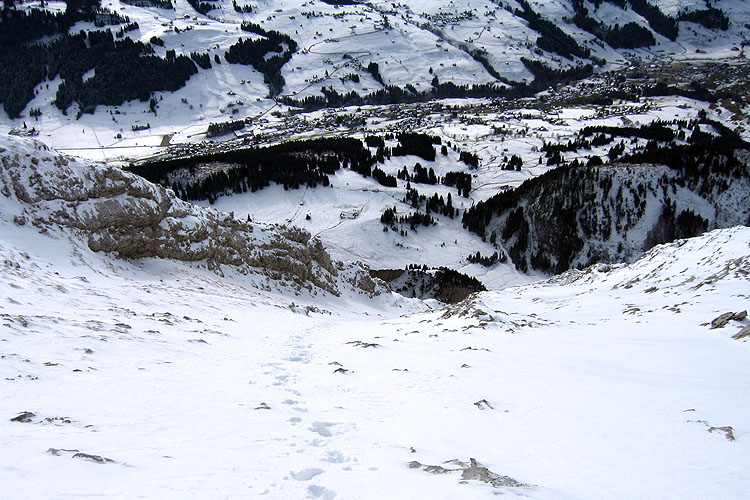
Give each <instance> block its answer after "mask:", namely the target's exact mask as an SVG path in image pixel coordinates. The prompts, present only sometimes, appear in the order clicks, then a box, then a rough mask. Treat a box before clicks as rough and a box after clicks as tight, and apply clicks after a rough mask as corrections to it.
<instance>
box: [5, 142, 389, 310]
mask: <svg viewBox="0 0 750 500" xmlns="http://www.w3.org/2000/svg"><path fill="white" fill-rule="evenodd" d="M1 144H2V146H0V193H2V194H3V195H4V196H5V198H7V200H6V203H5V204H4V205H5V207H6V208H7V210H4V212H5V214H6V216H7V217H12V218H13V220H14V221H15V222H16V224H25V223H26V221H29V222H30V224H32V225H33V226H35V227H37V228H39V229H40V230H41V231H43V232H44V231H48V230H50V229H52V228H55V227H62V228H65V229H67V230H69V231H70V232H71V233H73V234H75V235H76V236H78V237H79V238H81V239H83V240H85V241H87V244H88V247H89V248H90V249H91V250H93V251H96V252H111V253H114V254H116V255H117V256H118V257H121V258H125V259H143V258H151V257H154V258H160V259H174V260H181V261H188V262H196V261H198V262H202V263H205V265H206V266H208V267H209V268H210V269H214V270H217V271H219V272H220V269H221V266H231V267H233V268H235V269H236V270H238V271H239V272H241V273H244V274H247V273H261V274H265V275H266V276H269V277H270V278H272V279H275V280H280V281H291V282H293V283H294V285H295V286H296V287H297V288H298V289H301V288H305V289H307V290H312V289H313V287H317V288H320V289H322V290H325V291H326V292H329V293H331V294H333V295H338V294H339V293H340V291H341V288H342V287H343V288H350V289H356V290H359V291H361V292H365V293H368V294H378V293H380V292H381V290H382V288H380V287H378V286H377V285H376V284H375V282H374V281H373V280H372V279H371V278H370V277H369V275H368V274H367V272H366V271H365V270H364V269H363V268H361V267H358V265H352V266H350V267H349V268H346V267H345V266H344V265H343V264H341V263H334V262H333V261H332V260H331V258H330V256H329V255H328V253H327V252H326V250H325V249H324V248H323V246H322V244H321V243H320V241H318V240H313V239H311V237H310V234H309V233H307V232H306V231H303V230H301V229H297V228H288V227H274V226H270V227H269V226H263V225H259V224H254V223H250V222H245V221H240V220H237V219H235V218H233V217H232V215H231V214H225V213H221V212H217V211H216V210H212V209H207V208H201V207H196V206H194V205H192V204H190V203H186V202H184V201H182V200H180V199H178V198H176V197H175V195H174V193H173V192H172V191H171V190H167V189H165V188H163V187H161V186H158V185H155V184H151V183H149V182H147V181H145V180H144V179H142V178H140V177H138V176H136V175H133V174H130V173H128V172H124V171H122V170H120V169H119V168H116V167H112V166H101V165H96V164H89V163H86V162H83V161H80V160H76V159H72V158H69V157H65V156H62V155H59V154H57V153H55V152H53V151H50V150H49V149H48V148H47V147H46V146H44V145H43V144H41V143H39V142H36V141H33V140H28V139H20V138H15V137H7V138H5V139H2V143H1ZM8 201H10V202H11V203H8ZM13 202H15V203H13Z"/></svg>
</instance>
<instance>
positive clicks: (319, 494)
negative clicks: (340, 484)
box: [307, 484, 336, 500]
mask: <svg viewBox="0 0 750 500" xmlns="http://www.w3.org/2000/svg"><path fill="white" fill-rule="evenodd" d="M307 492H308V493H309V494H310V497H311V498H322V499H323V500H333V499H334V498H335V497H336V492H334V491H331V490H329V489H328V488H324V487H322V486H318V485H315V484H313V485H310V486H308V487H307Z"/></svg>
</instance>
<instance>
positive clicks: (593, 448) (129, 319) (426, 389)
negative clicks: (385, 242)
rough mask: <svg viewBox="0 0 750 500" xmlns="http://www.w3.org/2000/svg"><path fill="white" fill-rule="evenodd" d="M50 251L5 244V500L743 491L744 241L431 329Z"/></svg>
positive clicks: (463, 308) (212, 280)
mask: <svg viewBox="0 0 750 500" xmlns="http://www.w3.org/2000/svg"><path fill="white" fill-rule="evenodd" d="M48 241H49V237H48V236H46V235H43V234H39V233H38V232H37V231H30V230H29V229H28V228H25V227H19V226H17V225H5V226H4V229H3V238H2V239H1V240H0V255H1V256H2V259H3V260H2V267H1V268H0V272H2V275H3V279H2V280H0V294H2V297H3V298H4V300H3V302H2V303H0V326H1V327H2V328H1V329H0V375H1V376H0V386H1V387H2V390H0V406H1V407H2V408H4V412H3V414H2V415H1V416H2V418H0V444H2V446H0V464H2V466H0V480H2V483H3V484H4V485H5V487H4V493H3V495H4V497H5V498H8V499H13V500H15V499H20V498H24V499H29V498H31V499H41V498H45V499H48V498H71V497H77V496H97V497H99V498H124V497H128V498H130V497H135V496H145V497H151V498H153V497H159V498H168V499H169V498H185V497H186V496H187V497H193V498H202V497H211V496H215V495H216V494H217V492H218V493H219V494H220V495H221V496H222V497H229V498H239V497H247V496H251V497H254V496H261V495H262V496H264V497H267V498H278V499H282V498H310V499H315V498H326V499H334V498H362V499H370V498H372V499H376V498H377V499H379V498H383V496H384V495H385V496H388V497H389V498H404V499H406V498H437V499H443V498H445V499H448V498H472V499H476V498H496V497H497V495H498V494H502V495H504V496H510V497H514V498H515V497H523V498H532V499H539V500H541V499H571V498H599V497H603V496H606V497H608V498H617V499H620V498H622V499H627V498H644V497H649V498H656V499H669V498H675V497H679V498H686V499H695V500H698V499H703V498H707V497H710V496H717V497H720V498H743V497H744V496H745V494H746V492H747V491H748V488H750V483H748V480H747V476H746V475H745V474H744V473H743V471H744V470H746V469H747V467H748V466H750V463H749V462H748V457H750V453H748V449H749V448H748V446H749V445H748V443H750V440H749V438H748V436H750V420H748V413H747V411H746V410H747V407H748V405H750V400H749V399H748V393H747V391H746V390H745V389H746V387H747V384H748V383H750V371H749V369H748V366H750V364H748V356H749V355H750V351H748V349H747V347H748V344H747V341H746V339H745V341H743V340H742V339H740V340H734V339H732V336H733V335H735V334H736V333H737V332H738V330H739V329H740V328H745V329H747V327H748V326H749V325H750V323H749V322H748V319H747V318H742V314H740V313H741V312H742V311H743V310H747V306H748V304H750V302H749V299H750V297H749V296H748V285H749V283H748V280H749V277H750V274H748V273H750V268H748V265H749V264H750V262H748V256H749V255H750V229H748V228H746V227H737V228H731V229H724V230H716V231H713V232H710V233H707V234H705V235H703V236H701V237H698V238H694V239H689V240H681V241H678V242H675V243H671V244H667V245H661V246H657V247H655V248H653V249H652V250H651V251H649V252H648V253H647V254H646V255H644V256H643V257H642V258H641V259H639V260H638V261H636V262H634V263H632V264H629V265H614V266H604V265H598V266H595V267H592V268H588V269H586V270H583V271H570V272H568V273H566V274H564V275H561V276H558V277H555V278H553V279H550V280H547V281H546V282H540V283H536V284H532V285H528V286H524V287H518V288H510V289H505V290H502V291H493V292H482V293H479V294H475V295H472V296H470V297H469V298H467V299H466V300H465V301H463V302H462V303H459V304H457V305H455V306H447V307H443V308H439V309H434V310H432V311H427V312H424V310H423V307H419V306H417V305H416V304H415V303H411V302H408V301H406V300H402V301H390V302H388V301H377V300H376V301H375V302H373V301H372V300H371V299H368V298H366V296H358V295H356V294H349V295H344V294H342V296H341V297H340V298H338V299H336V300H335V301H331V300H328V299H326V298H325V297H323V296H322V294H319V295H318V296H317V297H307V298H303V299H301V300H303V305H301V306H300V305H297V304H296V303H295V302H289V301H290V299H292V300H294V301H297V302H299V301H300V299H299V298H298V297H296V296H293V295H292V294H291V293H290V291H287V292H286V294H283V293H282V294H280V293H278V292H269V291H265V290H262V289H260V288H253V287H248V286H245V285H246V281H244V279H243V277H242V276H241V275H238V274H232V273H225V274H226V275H225V276H224V277H221V276H219V275H217V274H216V273H214V272H211V271H208V270H206V269H203V268H196V267H189V266H186V265H185V264H183V263H180V262H178V261H170V260H166V261H162V260H157V259H147V260H146V261H144V264H143V265H141V266H132V265H129V264H127V263H126V262H125V261H122V260H119V259H112V258H111V257H109V256H108V255H107V254H101V253H97V254H94V256H95V257H97V258H91V257H89V258H88V259H87V262H86V263H85V264H84V263H83V262H82V261H81V260H80V259H69V258H67V257H66V256H64V255H61V253H60V252H59V251H55V250H54V249H50V248H45V247H44V246H43V244H44V242H48ZM40 243H41V244H40ZM47 245H49V244H48V243H47ZM305 303H306V305H305ZM420 310H421V312H420ZM355 311H358V312H355ZM727 312H732V313H738V314H736V315H733V316H732V317H735V316H736V318H737V319H730V320H728V322H727V324H726V325H724V326H723V328H715V329H711V325H710V323H711V321H712V320H714V319H715V318H717V317H718V316H720V315H722V314H724V313H727ZM603 450H605V451H603ZM633 478H638V480H637V481H633Z"/></svg>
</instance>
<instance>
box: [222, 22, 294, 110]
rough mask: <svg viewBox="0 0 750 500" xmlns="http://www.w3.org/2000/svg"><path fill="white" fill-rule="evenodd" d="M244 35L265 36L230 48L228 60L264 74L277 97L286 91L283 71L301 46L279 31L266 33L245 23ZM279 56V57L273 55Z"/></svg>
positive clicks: (246, 40)
mask: <svg viewBox="0 0 750 500" xmlns="http://www.w3.org/2000/svg"><path fill="white" fill-rule="evenodd" d="M241 28H242V30H243V31H247V32H250V33H255V34H256V35H261V37H262V38H258V39H256V40H250V39H242V38H240V39H239V40H238V41H237V43H235V44H234V45H232V46H230V47H229V50H227V52H226V53H225V55H224V57H225V59H226V60H227V62H229V63H232V64H246V65H250V66H252V67H253V68H255V69H256V70H257V71H259V72H261V73H262V74H263V80H264V81H265V83H266V85H268V88H269V93H270V96H271V97H274V96H277V95H279V94H280V93H281V91H282V90H283V89H284V85H285V83H286V82H285V81H284V77H283V76H281V67H282V66H284V64H286V63H287V62H288V61H289V60H290V59H291V58H292V54H294V52H296V51H297V42H295V41H294V40H293V39H292V38H291V37H289V35H286V34H284V33H280V32H278V31H266V30H264V29H263V28H261V27H260V26H259V25H257V24H254V23H248V22H244V23H242V25H241ZM272 52H276V53H278V55H271V56H269V53H272Z"/></svg>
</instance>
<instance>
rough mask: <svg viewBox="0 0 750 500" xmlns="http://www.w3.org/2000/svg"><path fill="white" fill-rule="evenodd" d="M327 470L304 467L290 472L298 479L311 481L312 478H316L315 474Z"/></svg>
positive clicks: (317, 474)
mask: <svg viewBox="0 0 750 500" xmlns="http://www.w3.org/2000/svg"><path fill="white" fill-rule="evenodd" d="M324 472H325V471H324V470H323V469H316V468H312V469H303V470H301V471H299V472H290V474H291V475H292V478H293V479H294V480H296V481H309V480H310V479H312V478H314V477H315V476H319V475H321V474H323V473H324Z"/></svg>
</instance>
